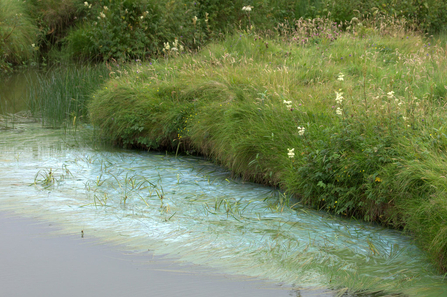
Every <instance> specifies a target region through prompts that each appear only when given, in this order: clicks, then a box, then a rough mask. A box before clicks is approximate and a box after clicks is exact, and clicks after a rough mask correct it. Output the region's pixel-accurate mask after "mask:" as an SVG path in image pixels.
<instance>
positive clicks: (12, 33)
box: [0, 0, 37, 71]
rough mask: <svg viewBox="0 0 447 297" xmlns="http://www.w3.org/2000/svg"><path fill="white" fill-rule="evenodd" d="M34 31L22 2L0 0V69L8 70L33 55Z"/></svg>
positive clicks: (35, 31) (35, 28) (34, 27)
mask: <svg viewBox="0 0 447 297" xmlns="http://www.w3.org/2000/svg"><path fill="white" fill-rule="evenodd" d="M36 33H37V27H36V25H35V24H34V23H33V21H32V19H31V18H30V17H29V15H28V14H27V11H26V7H25V4H24V2H21V1H13V0H0V70H2V71H8V70H10V68H11V66H12V65H13V64H19V63H22V62H25V61H28V60H29V59H31V58H32V57H33V55H34V54H33V53H34V50H35V44H34V43H35V40H36Z"/></svg>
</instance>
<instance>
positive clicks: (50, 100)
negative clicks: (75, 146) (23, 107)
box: [27, 64, 109, 127]
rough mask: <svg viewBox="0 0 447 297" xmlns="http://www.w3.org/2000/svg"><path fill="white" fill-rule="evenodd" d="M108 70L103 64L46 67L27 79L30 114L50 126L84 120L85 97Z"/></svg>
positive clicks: (105, 75) (105, 76)
mask: <svg viewBox="0 0 447 297" xmlns="http://www.w3.org/2000/svg"><path fill="white" fill-rule="evenodd" d="M108 73H109V68H107V66H106V65H104V64H98V65H78V66H71V67H68V66H67V67H62V68H56V69H50V70H49V71H47V72H43V73H41V74H39V75H38V76H37V79H30V80H29V81H28V82H29V83H28V87H27V97H28V102H29V105H30V110H31V112H32V114H33V116H35V117H38V118H41V119H42V124H43V125H47V126H53V127H59V126H61V125H63V124H71V125H76V123H77V122H79V121H82V120H85V119H86V116H87V108H86V106H87V101H88V99H89V98H90V97H91V94H92V93H93V91H94V90H95V89H96V88H98V86H100V85H101V84H102V83H103V82H104V81H105V80H106V78H107V77H108Z"/></svg>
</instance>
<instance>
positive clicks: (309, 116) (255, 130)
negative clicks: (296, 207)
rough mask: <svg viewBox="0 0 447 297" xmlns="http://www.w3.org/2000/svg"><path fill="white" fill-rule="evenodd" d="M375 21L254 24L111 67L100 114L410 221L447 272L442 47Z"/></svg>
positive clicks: (112, 125) (139, 142) (155, 143)
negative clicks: (196, 49)
mask: <svg viewBox="0 0 447 297" xmlns="http://www.w3.org/2000/svg"><path fill="white" fill-rule="evenodd" d="M365 32H367V35H366V36H365V38H359V37H358V36H357V34H354V33H355V32H354V33H353V34H350V33H345V34H341V35H339V36H338V37H337V39H336V40H334V41H331V40H329V39H328V38H327V35H324V34H320V35H318V36H317V35H314V37H309V36H307V38H308V39H307V40H306V41H305V42H304V44H303V40H305V39H304V38H303V37H306V36H300V35H299V32H298V31H296V32H292V34H291V35H290V36H282V37H281V41H279V40H276V39H267V38H263V37H262V36H258V35H255V34H247V33H244V34H240V35H239V34H238V35H235V36H234V37H231V38H227V39H226V40H225V41H223V42H221V43H218V44H211V45H209V46H208V47H207V48H206V49H204V50H203V51H202V52H201V53H199V54H198V55H194V56H189V55H187V56H168V57H166V59H165V60H163V61H158V62H154V63H152V64H143V65H140V64H136V65H135V66H134V67H132V68H131V69H130V70H128V72H121V73H116V72H113V73H111V75H112V77H113V78H112V79H110V80H109V81H108V82H107V83H106V84H105V86H104V87H103V88H102V89H101V90H99V91H97V92H96V93H95V95H94V97H93V100H92V102H91V104H90V106H89V109H90V117H91V120H92V122H93V123H94V124H95V125H97V126H99V127H100V128H101V131H102V133H103V135H104V136H105V137H107V138H108V139H110V140H111V141H113V142H115V143H116V144H120V145H124V146H128V147H142V148H146V149H169V150H171V151H174V152H175V151H178V150H181V151H189V152H191V151H196V152H198V153H200V154H204V155H206V156H209V157H210V158H212V159H214V160H216V162H218V163H220V164H222V165H223V166H225V167H227V168H229V169H231V170H232V171H233V172H234V173H235V174H237V175H240V176H242V177H243V178H244V179H247V180H252V181H256V182H260V183H265V184H270V185H274V186H278V187H281V188H283V189H285V190H286V191H287V192H289V193H292V194H295V195H296V196H297V197H299V198H300V199H301V200H302V201H303V202H304V203H306V204H308V205H310V206H312V207H314V208H317V209H325V210H328V211H332V212H335V213H337V214H340V215H344V216H354V217H357V218H362V219H364V220H366V221H376V222H380V223H383V224H386V225H389V226H393V227H396V228H405V229H406V230H407V231H408V232H410V233H412V234H413V235H414V236H415V238H416V239H417V240H418V242H419V244H420V246H421V247H422V248H424V249H425V250H426V251H427V252H428V253H429V254H430V255H431V257H432V259H433V260H434V263H435V264H436V265H437V267H438V268H439V270H440V271H445V270H446V268H447V258H446V255H447V242H446V240H445V238H446V237H445V233H446V232H447V231H446V230H447V229H446V228H447V224H446V221H445V218H446V216H445V214H444V212H446V209H447V199H446V194H445V193H446V191H445V178H446V175H447V172H446V171H447V169H446V168H447V167H446V166H443V164H445V162H446V161H445V160H446V158H445V157H446V148H447V136H446V131H445V129H446V127H445V125H444V119H445V116H446V111H445V108H444V101H445V95H446V91H445V90H444V89H442V87H443V86H444V85H443V84H444V82H445V77H446V70H445V69H447V67H446V66H447V65H446V55H445V48H444V47H443V46H441V45H440V44H436V41H434V40H431V41H430V40H428V41H427V40H424V39H423V38H422V37H420V36H418V35H415V34H409V33H406V32H404V31H396V32H392V34H391V35H387V34H378V33H377V32H376V31H374V30H369V31H365ZM320 33H322V32H320ZM388 33H389V32H388ZM365 34H366V33H365ZM315 36H317V37H315ZM324 36H326V37H324ZM342 77H343V80H342V79H341V78H342ZM336 92H338V93H339V95H338V96H339V97H341V99H340V100H339V102H336V100H335V99H336ZM337 110H338V113H337ZM298 127H300V128H301V129H297V128H298ZM302 128H304V133H300V131H303V130H302Z"/></svg>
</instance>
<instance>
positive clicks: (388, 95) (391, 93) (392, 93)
mask: <svg viewBox="0 0 447 297" xmlns="http://www.w3.org/2000/svg"><path fill="white" fill-rule="evenodd" d="M386 96H387V97H388V99H393V97H394V91H390V92H388V93H386Z"/></svg>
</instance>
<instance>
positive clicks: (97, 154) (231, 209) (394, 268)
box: [0, 110, 447, 296]
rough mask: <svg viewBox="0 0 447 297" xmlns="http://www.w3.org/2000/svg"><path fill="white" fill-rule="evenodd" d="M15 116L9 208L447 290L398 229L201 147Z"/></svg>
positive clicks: (198, 252) (219, 264) (239, 270)
mask: <svg viewBox="0 0 447 297" xmlns="http://www.w3.org/2000/svg"><path fill="white" fill-rule="evenodd" d="M14 112H16V110H15V111H14ZM11 121H12V117H8V120H6V116H2V117H1V120H0V210H6V211H13V212H16V213H19V214H23V215H25V216H34V217H39V218H42V219H46V220H50V221H54V222H57V223H58V224H60V225H61V226H63V232H64V233H65V234H78V235H79V236H84V237H86V238H87V237H95V238H99V239H100V240H101V241H104V242H110V243H113V244H120V245H124V246H125V247H126V249H127V250H129V251H135V252H142V251H148V250H150V251H152V252H153V253H154V254H156V255H164V256H166V257H172V258H173V259H176V260H177V261H183V262H188V263H194V264H200V265H204V267H212V268H217V269H219V270H221V271H223V272H225V273H230V274H238V275H245V276H249V277H259V278H262V279H268V280H271V281H274V282H276V283H282V284H285V285H287V286H290V287H293V288H296V289H297V290H300V291H301V292H306V290H309V291H312V290H315V289H316V288H317V289H320V288H321V289H327V288H330V289H334V295H335V294H342V293H343V292H349V294H350V295H353V294H356V295H362V292H363V293H365V294H366V293H371V292H376V295H374V296H382V295H387V294H391V293H399V294H404V295H410V296H447V283H446V282H445V281H444V280H443V277H442V276H439V275H438V274H436V271H435V270H434V268H433V267H432V266H431V265H430V263H429V261H428V260H427V258H426V255H425V254H424V253H423V252H422V251H421V250H420V249H418V248H417V247H416V246H415V245H414V244H413V242H412V240H411V238H409V237H407V236H405V235H404V234H402V233H401V232H399V231H395V230H389V229H384V228H381V227H379V226H375V225H371V224H365V223H362V222H357V221H355V220H348V219H343V218H340V217H335V216H332V215H330V214H327V213H325V212H317V211H313V210H310V209H307V208H305V207H303V206H301V205H300V204H298V203H297V202H296V201H293V200H292V199H290V197H287V196H285V195H284V193H281V192H280V191H279V190H276V189H273V188H269V187H264V186H260V185H257V184H252V183H246V182H242V181H240V180H238V179H234V178H231V175H230V173H229V172H227V171H225V170H223V169H222V168H220V167H218V166H216V165H214V164H212V163H211V162H209V161H207V160H205V159H203V158H198V157H188V156H183V157H177V156H174V155H172V154H167V153H165V154H160V153H153V152H144V151H129V150H121V149H116V148H110V147H106V146H101V145H99V144H98V143H97V141H95V136H94V135H95V133H94V129H93V128H92V127H90V126H88V125H80V126H78V127H77V130H76V131H74V130H72V131H67V130H65V129H49V128H45V127H42V125H41V124H40V123H39V122H38V121H36V120H34V119H32V118H30V117H29V116H27V114H26V113H21V114H20V113H19V114H15V116H14V123H12V122H11ZM292 205H293V207H292V208H291V207H290V206H292ZM354 292H356V293H354ZM377 292H378V293H377ZM368 296H369V295H368Z"/></svg>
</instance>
